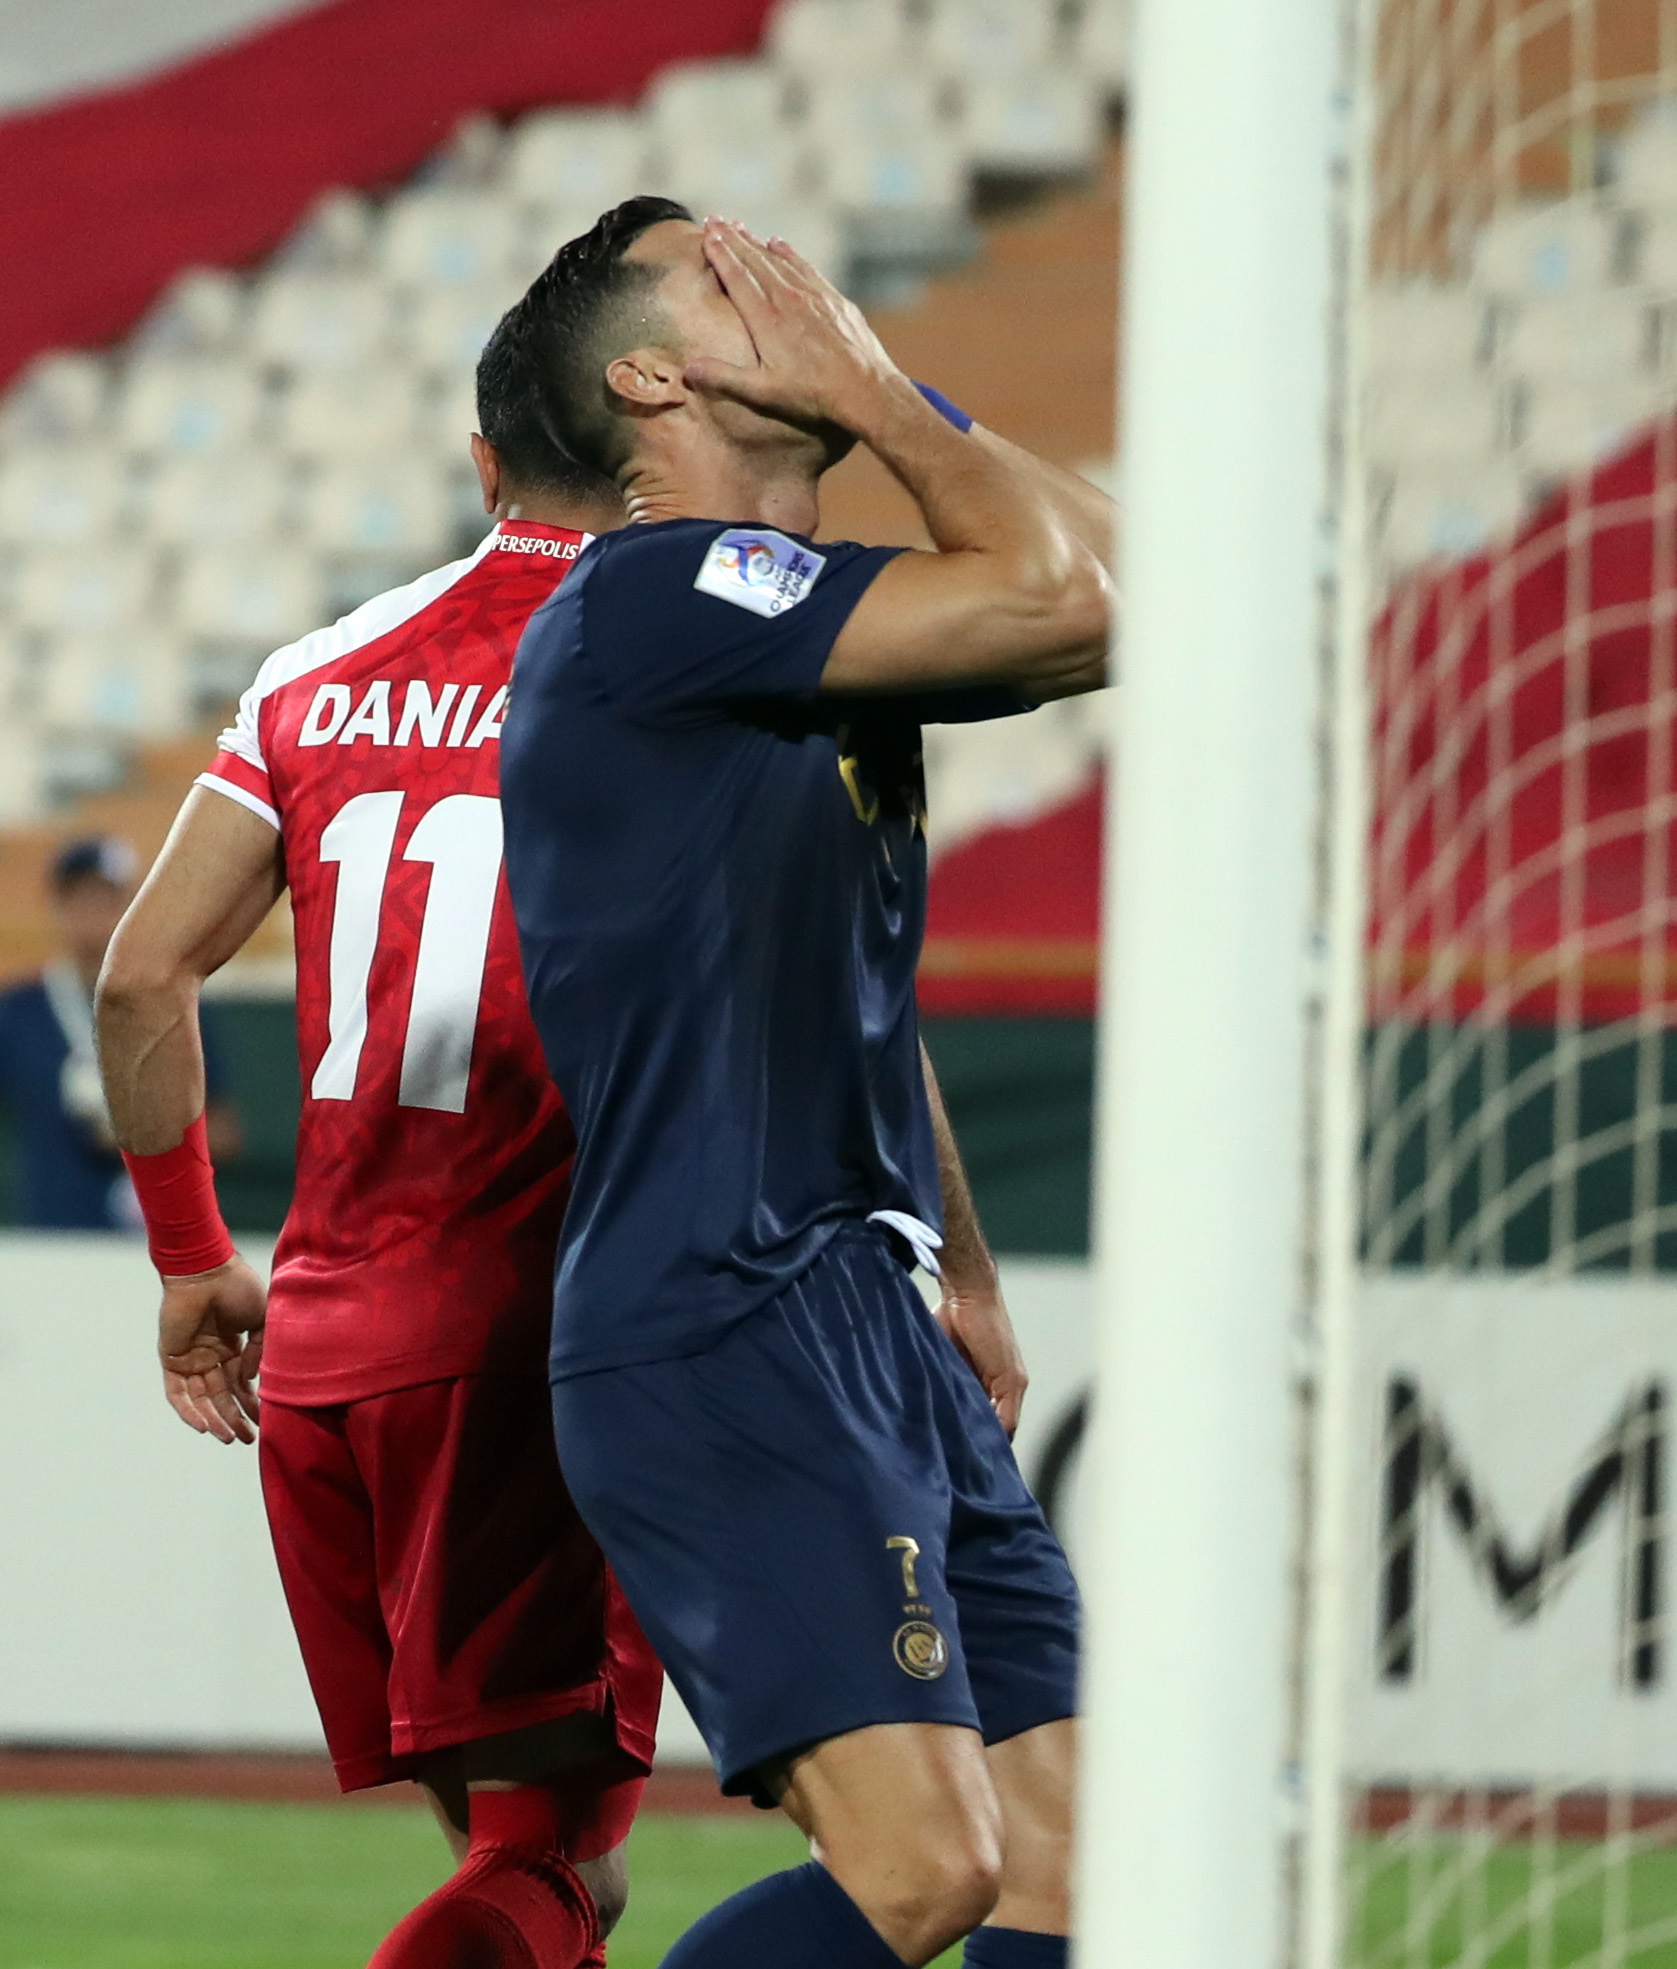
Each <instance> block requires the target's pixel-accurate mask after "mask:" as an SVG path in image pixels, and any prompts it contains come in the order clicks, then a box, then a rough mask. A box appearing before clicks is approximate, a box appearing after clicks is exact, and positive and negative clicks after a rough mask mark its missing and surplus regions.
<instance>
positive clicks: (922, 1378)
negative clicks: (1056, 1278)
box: [553, 1225, 1078, 1802]
mask: <svg viewBox="0 0 1677 1969" xmlns="http://www.w3.org/2000/svg"><path fill="white" fill-rule="evenodd" d="M893 1243H894V1241H893V1240H892V1238H891V1237H890V1235H889V1233H887V1232H885V1231H883V1230H881V1229H878V1228H877V1227H873V1226H864V1225H858V1226H857V1227H856V1228H855V1229H850V1228H848V1227H847V1228H846V1229H844V1230H842V1231H841V1232H839V1234H838V1235H837V1236H836V1237H835V1238H834V1239H833V1241H832V1242H831V1244H829V1245H828V1247H827V1249H826V1250H825V1252H824V1253H823V1254H822V1256H821V1257H820V1258H819V1259H818V1260H817V1261H816V1263H815V1264H814V1265H813V1266H812V1267H811V1268H810V1270H809V1271H808V1272H807V1273H805V1275H804V1276H803V1277H802V1278H801V1279H800V1280H799V1281H798V1282H797V1283H796V1284H795V1285H793V1286H790V1287H789V1288H788V1289H787V1290H786V1291H785V1292H783V1293H782V1294H781V1295H780V1297H779V1298H778V1299H776V1300H774V1301H773V1302H772V1303H771V1304H769V1305H768V1306H765V1307H764V1308H762V1310H761V1311H759V1312H755V1313H752V1314H751V1315H749V1316H748V1317H747V1318H745V1319H743V1320H741V1321H740V1322H739V1324H738V1325H737V1326H735V1327H733V1328H731V1329H730V1330H729V1331H728V1333H727V1334H725V1335H724V1337H723V1338H722V1339H721V1340H720V1341H718V1342H717V1343H716V1345H715V1346H713V1347H711V1348H710V1349H709V1350H708V1351H707V1352H705V1353H702V1354H695V1355H691V1356H688V1357H687V1358H685V1359H681V1360H668V1361H655V1362H652V1363H650V1364H648V1365H644V1366H632V1367H618V1368H606V1369H603V1370H600V1371H598V1372H596V1373H592V1374H582V1375H577V1376H574V1377H572V1378H570V1379H567V1380H563V1381H560V1382H558V1383H556V1384H555V1387H554V1391H553V1414H554V1423H555V1427H556V1429H557V1432H558V1439H559V1444H560V1452H561V1461H562V1462H563V1464H564V1469H565V1476H566V1479H567V1481H568V1483H569V1485H570V1489H571V1495H572V1496H573V1498H574V1499H575V1500H576V1504H577V1507H578V1509H579V1510H580V1511H581V1514H582V1516H583V1518H584V1520H585V1521H586V1523H587V1524H588V1526H589V1528H590V1529H591V1530H592V1531H593V1533H594V1535H595V1537H596V1538H597V1539H598V1540H599V1542H600V1545H601V1546H602V1547H603V1549H604V1551H605V1553H606V1556H607V1558H608V1559H610V1561H611V1563H612V1566H613V1568H614V1570H615V1571H616V1573H617V1577H618V1579H619V1581H620V1582H621V1583H622V1585H623V1588H624V1590H625V1591H626V1593H627V1594H628V1597H629V1602H630V1604H631V1605H632V1606H633V1608H634V1610H635V1612H636V1614H637V1615H638V1616H639V1618H640V1620H641V1623H642V1625H643V1626H644V1627H645V1629H646V1633H647V1636H648V1638H649V1639H650V1640H651V1642H652V1645H653V1647H654V1648H655V1649H656V1650H657V1652H658V1653H659V1655H660V1656H661V1657H662V1658H663V1662H664V1665H665V1667H666V1668H667V1669H668V1670H669V1672H670V1675H671V1677H672V1679H673V1680H674V1682H675V1685H676V1687H677V1688H678V1689H679V1690H680V1692H681V1696H682V1699H683V1701H684V1702H685V1703H686V1704H687V1706H688V1708H689V1709H690V1710H691V1711H692V1713H693V1717H694V1720H695V1721H696V1722H697V1723H698V1726H699V1728H700V1730H701V1731H702V1732H703V1734H704V1738H705V1742H706V1743H707V1744H708V1745H709V1747H710V1751H711V1755H712V1757H713V1758H714V1759H715V1761H716V1768H717V1773H718V1775H719V1777H720V1778H721V1780H722V1788H723V1790H724V1791H730V1792H747V1793H752V1794H753V1795H756V1796H758V1797H759V1799H760V1800H764V1802H766V1798H765V1794H764V1793H763V1791H762V1788H761V1786H760V1785H759V1784H758V1783H757V1781H756V1773H757V1771H758V1769H759V1767H760V1766H763V1765H765V1764H773V1763H775V1762H777V1761H779V1760H782V1759H784V1758H785V1757H786V1756H788V1755H789V1754H791V1753H793V1752H796V1751H799V1750H802V1749H805V1748H807V1747H808V1746H809V1745H811V1744H815V1743H820V1742H823V1741H825V1740H826V1739H827V1738H829V1737H835V1736H842V1735H843V1734H845V1732H847V1731H850V1730H857V1729H862V1728H864V1727H866V1726H867V1725H869V1724H874V1723H953V1724H960V1725H964V1726H966V1727H968V1728H971V1729H976V1730H978V1731H980V1732H982V1734H983V1737H984V1740H985V1741H986V1742H987V1743H1001V1742H1004V1741H1006V1739H1007V1738H1009V1737H1013V1736H1017V1735H1019V1733H1020V1732H1021V1731H1023V1730H1029V1729H1034V1728H1035V1727H1036V1726H1037V1725H1039V1724H1042V1723H1050V1722H1054V1721H1057V1720H1058V1719H1060V1718H1062V1717H1066V1716H1070V1715H1072V1714H1074V1713H1075V1710H1076V1703H1077V1652H1078V1600H1077V1588H1076V1586H1075V1584H1074V1583H1073V1580H1072V1576H1071V1570H1070V1568H1069V1567H1068V1566H1067V1564H1066V1559H1065V1554H1064V1553H1063V1552H1062V1551H1061V1549H1060V1546H1059V1543H1058V1541H1057V1540H1056V1539H1055V1537H1054V1534H1053V1532H1051V1531H1050V1530H1049V1528H1048V1524H1047V1521H1046V1520H1045V1519H1044V1517H1043V1515H1042V1512H1041V1511H1040V1510H1039V1509H1038V1507H1037V1505H1036V1502H1035V1500H1034V1499H1033V1498H1032V1497H1031V1494H1030V1492H1029V1491H1028V1490H1027V1489H1026V1487H1025V1482H1024V1479H1023V1478H1022V1477H1021V1476H1020V1474H1019V1467H1018V1465H1017V1464H1016V1463H1015V1461H1014V1458H1013V1451H1012V1449H1011V1447H1010V1446H1009V1444H1008V1441H1007V1437H1006V1434H1005V1433H1004V1431H1003V1430H1002V1427H1001V1424H1000V1423H999V1422H998V1421H997V1420H996V1417H995V1414H994V1412H993V1411H992V1409H991V1407H990V1404H989V1402H988V1401H987V1400H986V1398H985V1395H984V1392H983V1390H982V1389H981V1388H980V1387H979V1385H978V1382H977V1380H976V1379H975V1377H974V1376H973V1373H972V1370H971V1369H970V1368H969V1367H968V1366H967V1365H966V1363H965V1362H964V1361H963V1360H962V1359H961V1357H960V1355H959V1354H958V1353H957V1352H956V1350H955V1348H954V1347H953V1346H952V1345H951V1344H950V1342H949V1341H948V1340H947V1339H946V1338H945V1337H944V1334H943V1333H942V1331H941V1330H940V1329H939V1327H938V1325H937V1322H936V1321H935V1320H934V1319H933V1318H932V1316H931V1314H930V1313H929V1312H927V1310H926V1307H925V1304H924V1302H923V1301H922V1300H921V1298H920V1295H919V1293H918V1292H917V1291H916V1289H915V1287H914V1283H913V1281H912V1279H911V1278H910V1276H909V1274H908V1273H907V1272H906V1271H905V1270H904V1269H903V1266H902V1265H901V1264H900V1263H899V1262H898V1260H897V1258H896V1256H895V1253H894V1248H893Z"/></svg>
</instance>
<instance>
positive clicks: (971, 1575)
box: [922, 1316, 1083, 1743]
mask: <svg viewBox="0 0 1677 1969" xmlns="http://www.w3.org/2000/svg"><path fill="white" fill-rule="evenodd" d="M922 1338H923V1340H924V1342H925V1344H926V1346H927V1348H928V1349H929V1351H930V1354H931V1359H930V1360H929V1363H928V1370H927V1372H928V1377H929V1378H930V1379H931V1381H932V1382H933V1385H934V1386H935V1388H936V1391H937V1392H936V1401H937V1406H938V1413H939V1419H940V1429H941V1435H942V1441H943V1448H944V1468H945V1471H946V1474H947V1480H948V1485H949V1543H948V1552H947V1556H946V1562H945V1563H946V1569H947V1575H948V1579H949V1586H950V1591H951V1592H952V1594H953V1595H954V1598H955V1601H956V1604H957V1606H958V1608H959V1610H960V1623H961V1640H962V1646H963V1648H964V1651H965V1655H966V1663H967V1676H968V1680H969V1682H970V1683H971V1686H972V1692H973V1700H974V1702H975V1704H976V1705H977V1708H978V1714H979V1720H980V1723H981V1726H982V1728H983V1731H984V1739H985V1741H986V1743H1003V1742H1006V1741H1008V1740H1010V1739H1012V1738H1015V1737H1020V1736H1023V1735H1024V1734H1025V1733H1027V1732H1029V1731H1033V1730H1036V1729H1038V1728H1040V1727H1041V1726H1042V1725H1044V1724H1048V1723H1057V1722H1061V1721H1063V1720H1065V1719H1066V1718H1068V1717H1071V1716H1074V1715H1075V1714H1076V1712H1077V1699H1078V1671H1079V1657H1080V1652H1081V1639H1082V1617H1083V1616H1082V1605H1081V1602H1080V1600H1079V1596H1078V1591H1077V1583H1076V1581H1075V1580H1074V1579H1073V1577H1072V1572H1071V1567H1070V1565H1069V1564H1068V1563H1067V1560H1066V1555H1065V1552H1064V1550H1063V1548H1062V1547H1061V1545H1060V1541H1059V1539H1058V1538H1057V1537H1056V1536H1055V1533H1054V1530H1053V1528H1052V1526H1050V1524H1049V1523H1048V1521H1047V1519H1046V1518H1045V1517H1044V1516H1043V1513H1042V1509H1041V1507H1040V1506H1039V1505H1038V1503H1037V1501H1036V1499H1035V1498H1034V1497H1033V1496H1032V1495H1031V1492H1030V1488H1029V1486H1028V1485H1027V1484H1026V1482H1025V1479H1024V1476H1023V1475H1022V1473H1021V1472H1020V1469H1019V1465H1018V1462H1017V1460H1016V1459H1015V1457H1014V1454H1013V1446H1012V1444H1011V1443H1010V1442H1009V1441H1008V1439H1007V1435H1006V1432H1005V1431H1004V1430H1003V1428H1002V1426H1001V1424H1000V1423H999V1422H998V1421H997V1419H996V1415H995V1411H994V1410H993V1409H992V1408H991V1406H990V1403H989V1401H988V1400H987V1398H986V1397H985V1394H984V1391H983V1389H982V1388H981V1387H980V1386H979V1383H978V1379H977V1377H976V1376H975V1375H974V1374H973V1372H972V1370H971V1368H970V1367H968V1365H967V1364H966V1362H965V1361H964V1360H962V1358H961V1357H960V1355H959V1354H958V1353H957V1352H956V1350H955V1348H954V1347H953V1346H951V1345H950V1343H949V1341H948V1340H947V1338H946V1337H945V1336H944V1334H943V1333H942V1332H941V1331H939V1329H938V1328H937V1325H936V1323H935V1321H933V1320H931V1319H930V1317H929V1316H928V1319H927V1321H926V1323H925V1328H924V1329H923V1332H922Z"/></svg>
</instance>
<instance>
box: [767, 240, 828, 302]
mask: <svg viewBox="0 0 1677 1969" xmlns="http://www.w3.org/2000/svg"><path fill="white" fill-rule="evenodd" d="M767 250H768V253H769V255H770V257H771V258H772V259H775V260H778V261H779V262H780V264H781V265H782V267H784V268H787V269H789V270H790V271H791V272H792V273H793V274H794V275H795V276H796V277H797V279H798V281H799V282H800V283H801V284H802V285H803V286H806V287H808V288H810V289H812V290H813V291H814V292H815V293H817V294H821V295H829V296H831V297H832V299H833V300H835V301H837V300H839V299H841V298H842V297H841V296H840V294H839V291H838V289H837V288H836V287H835V286H834V285H833V283H832V282H831V281H830V280H829V279H828V278H827V276H826V275H825V274H824V273H823V272H822V271H821V270H820V268H819V267H812V266H811V265H810V263H809V262H808V261H807V260H806V259H805V258H804V256H803V255H802V254H801V253H800V252H799V251H798V249H797V248H796V247H795V246H794V245H793V244H792V242H791V241H790V240H789V239H781V238H779V237H778V236H777V237H776V238H774V239H771V240H770V241H769V242H768V248H767Z"/></svg>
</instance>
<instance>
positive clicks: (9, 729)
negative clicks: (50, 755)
mask: <svg viewBox="0 0 1677 1969" xmlns="http://www.w3.org/2000/svg"><path fill="white" fill-rule="evenodd" d="M46 767H47V752H46V747H45V745H44V744H43V743H42V739H41V734H40V733H39V732H38V731H37V729H36V727H35V724H34V721H33V720H32V719H29V718H25V717H22V716H19V715H18V714H17V713H15V712H8V713H7V715H6V716H5V717H3V718H0V827H26V826H28V825H29V824H30V823H31V822H32V821H36V820H39V819H40V818H41V817H42V815H43V814H44V812H45V809H46V805H47V785H46V777H47V774H46Z"/></svg>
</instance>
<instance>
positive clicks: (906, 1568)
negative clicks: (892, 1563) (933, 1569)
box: [885, 1538, 920, 1600]
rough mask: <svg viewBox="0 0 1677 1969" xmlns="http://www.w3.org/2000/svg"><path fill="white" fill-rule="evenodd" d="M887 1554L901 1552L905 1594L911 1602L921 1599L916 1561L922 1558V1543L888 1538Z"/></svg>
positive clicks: (886, 1543) (915, 1540) (886, 1544)
mask: <svg viewBox="0 0 1677 1969" xmlns="http://www.w3.org/2000/svg"><path fill="white" fill-rule="evenodd" d="M885 1549H886V1551H887V1552H899V1553H901V1554H902V1562H903V1592H904V1593H905V1594H906V1595H907V1597H908V1598H909V1599H911V1600H918V1599H919V1597H920V1582H919V1579H918V1578H917V1577H916V1575H915V1571H914V1566H915V1561H916V1560H917V1559H918V1558H919V1557H920V1541H919V1539H917V1538H888V1539H886V1541H885Z"/></svg>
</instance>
